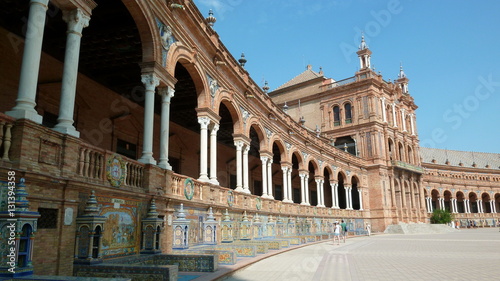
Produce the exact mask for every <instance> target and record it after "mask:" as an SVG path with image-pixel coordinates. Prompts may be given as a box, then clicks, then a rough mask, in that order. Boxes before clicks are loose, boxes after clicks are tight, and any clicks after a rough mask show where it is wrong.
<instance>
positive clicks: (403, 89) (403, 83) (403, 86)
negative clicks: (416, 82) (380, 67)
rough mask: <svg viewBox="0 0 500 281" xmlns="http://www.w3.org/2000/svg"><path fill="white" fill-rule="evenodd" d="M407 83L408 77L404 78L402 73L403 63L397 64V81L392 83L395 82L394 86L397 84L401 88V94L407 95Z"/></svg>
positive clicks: (404, 75)
mask: <svg viewBox="0 0 500 281" xmlns="http://www.w3.org/2000/svg"><path fill="white" fill-rule="evenodd" d="M409 81H410V79H408V77H406V74H405V72H404V71H403V63H400V64H399V73H398V79H397V80H395V81H394V82H396V84H399V86H400V87H401V92H402V93H403V94H408V82H409Z"/></svg>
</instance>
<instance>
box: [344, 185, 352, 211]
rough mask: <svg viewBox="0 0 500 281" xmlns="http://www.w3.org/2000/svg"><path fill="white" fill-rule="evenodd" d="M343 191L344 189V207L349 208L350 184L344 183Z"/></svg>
mask: <svg viewBox="0 0 500 281" xmlns="http://www.w3.org/2000/svg"><path fill="white" fill-rule="evenodd" d="M344 191H345V205H346V206H345V209H346V210H350V207H351V204H350V203H351V201H350V197H351V196H350V193H351V192H350V186H348V185H345V184H344Z"/></svg>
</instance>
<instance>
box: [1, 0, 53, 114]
mask: <svg viewBox="0 0 500 281" xmlns="http://www.w3.org/2000/svg"><path fill="white" fill-rule="evenodd" d="M48 4H49V0H31V1H30V11H29V16H28V24H27V29H26V38H25V41H24V52H23V62H22V64H21V76H20V77H19V90H18V92H17V99H16V106H14V107H13V108H12V111H8V112H6V113H7V115H9V116H12V117H14V118H17V119H29V120H31V121H34V122H36V123H38V124H41V123H42V116H40V115H39V114H38V112H36V110H35V105H36V103H35V98H36V88H37V85H38V72H39V69H40V57H41V53H42V41H43V31H44V28H45V18H46V15H47V8H48V7H47V5H48Z"/></svg>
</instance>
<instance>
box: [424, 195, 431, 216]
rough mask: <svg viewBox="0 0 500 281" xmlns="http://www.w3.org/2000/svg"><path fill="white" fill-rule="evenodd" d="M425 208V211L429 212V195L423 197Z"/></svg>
mask: <svg viewBox="0 0 500 281" xmlns="http://www.w3.org/2000/svg"><path fill="white" fill-rule="evenodd" d="M425 209H426V210H427V213H429V210H430V209H431V208H430V206H429V197H426V198H425Z"/></svg>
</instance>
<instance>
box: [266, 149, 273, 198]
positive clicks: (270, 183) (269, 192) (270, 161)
mask: <svg viewBox="0 0 500 281" xmlns="http://www.w3.org/2000/svg"><path fill="white" fill-rule="evenodd" d="M272 164H273V158H272V157H269V159H268V161H267V198H269V199H274V196H273V169H272Z"/></svg>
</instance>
